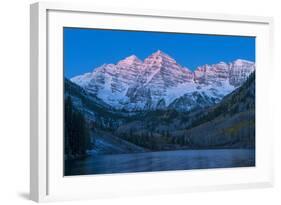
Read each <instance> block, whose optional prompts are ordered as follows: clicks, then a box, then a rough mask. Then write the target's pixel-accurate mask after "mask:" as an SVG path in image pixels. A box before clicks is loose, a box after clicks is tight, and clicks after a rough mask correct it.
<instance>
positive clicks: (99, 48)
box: [64, 28, 255, 78]
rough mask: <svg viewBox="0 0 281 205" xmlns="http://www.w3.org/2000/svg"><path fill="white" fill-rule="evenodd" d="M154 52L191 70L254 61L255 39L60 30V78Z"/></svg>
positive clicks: (138, 32) (158, 33) (115, 31)
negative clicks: (61, 68)
mask: <svg viewBox="0 0 281 205" xmlns="http://www.w3.org/2000/svg"><path fill="white" fill-rule="evenodd" d="M157 50H162V51H163V52H164V53H167V54H168V55H170V56H171V57H173V58H174V59H175V60H176V61H177V62H178V63H179V64H181V65H183V66H186V67H188V68H189V69H191V70H194V69H195V68H196V67H197V66H200V65H204V64H213V63H218V62H220V61H225V62H231V61H233V60H236V59H238V58H239V59H246V60H251V61H255V38H254V37H240V36H218V35H201V34H177V33H160V32H142V31H121V30H100V29H79V28H64V72H65V73H64V75H65V77H67V78H71V77H73V76H76V75H79V74H83V73H85V72H90V71H92V70H93V69H94V68H96V67H98V66H100V65H102V64H105V63H114V64H115V63H117V62H118V61H119V60H121V59H123V58H125V57H127V56H129V55H132V54H135V55H136V56H138V57H139V58H140V59H141V60H143V59H145V58H146V57H147V56H149V55H150V54H151V53H153V52H155V51H157Z"/></svg>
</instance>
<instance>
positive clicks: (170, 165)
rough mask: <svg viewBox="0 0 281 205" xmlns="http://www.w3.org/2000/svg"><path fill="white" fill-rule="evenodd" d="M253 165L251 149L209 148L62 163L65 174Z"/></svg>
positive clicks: (99, 157)
mask: <svg viewBox="0 0 281 205" xmlns="http://www.w3.org/2000/svg"><path fill="white" fill-rule="evenodd" d="M251 166H255V149H210V150H177V151H161V152H146V153H137V154H136V153H133V154H117V155H92V156H89V157H87V158H85V159H79V160H71V161H67V162H66V163H65V175H66V176H71V175H88V174H111V173H130V172H151V171H168V170H190V169H210V168H231V167H251Z"/></svg>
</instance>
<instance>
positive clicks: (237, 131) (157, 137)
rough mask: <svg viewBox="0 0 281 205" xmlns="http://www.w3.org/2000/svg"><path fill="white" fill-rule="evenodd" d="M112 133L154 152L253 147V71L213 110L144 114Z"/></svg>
mask: <svg viewBox="0 0 281 205" xmlns="http://www.w3.org/2000/svg"><path fill="white" fill-rule="evenodd" d="M115 133H116V134H115V135H117V136H119V137H121V138H124V139H126V140H128V141H131V142H133V143H136V144H138V145H141V146H144V147H147V148H149V149H153V150H174V149H198V148H203V149H213V148H254V147H255V72H254V73H252V74H251V75H250V76H249V77H248V78H247V80H246V82H245V83H244V84H243V85H242V86H241V87H239V88H238V89H236V90H235V91H234V92H232V93H230V94H228V95H227V96H225V97H224V98H223V99H222V100H221V102H219V103H218V104H216V105H214V106H212V107H209V108H205V109H201V110H194V111H191V112H187V113H186V112H178V111H176V110H157V111H150V112H146V113H145V114H143V115H139V116H136V117H135V120H133V121H130V122H128V123H126V124H123V125H121V126H120V127H118V129H117V130H116V132H115ZM154 142H157V143H154ZM151 146H153V147H151Z"/></svg>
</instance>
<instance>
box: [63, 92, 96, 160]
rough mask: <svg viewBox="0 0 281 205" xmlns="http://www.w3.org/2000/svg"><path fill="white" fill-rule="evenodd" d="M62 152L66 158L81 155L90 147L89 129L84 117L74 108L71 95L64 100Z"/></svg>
mask: <svg viewBox="0 0 281 205" xmlns="http://www.w3.org/2000/svg"><path fill="white" fill-rule="evenodd" d="M64 105H65V106H64V153H65V155H66V159H68V158H77V157H83V156H85V155H86V151H87V150H88V149H91V140H90V129H89V126H88V123H87V121H86V120H85V117H84V116H83V114H82V113H81V112H79V111H78V110H75V109H74V107H73V104H72V100H71V97H70V96H68V97H66V99H65V102H64Z"/></svg>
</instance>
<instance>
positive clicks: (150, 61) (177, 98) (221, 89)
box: [71, 50, 255, 111]
mask: <svg viewBox="0 0 281 205" xmlns="http://www.w3.org/2000/svg"><path fill="white" fill-rule="evenodd" d="M254 70H255V63H253V62H250V61H246V60H241V59H238V60H236V61H234V62H231V63H224V62H220V63H218V64H214V65H204V66H200V67H198V68H197V69H196V70H195V71H194V72H192V71H191V70H189V69H188V68H186V67H183V66H181V65H180V64H178V63H177V62H176V61H175V60H174V59H173V58H172V57H170V56H169V55H167V54H165V53H164V52H162V51H160V50H158V51H156V52H155V53H153V54H151V55H150V56H148V57H147V58H146V59H145V60H144V61H141V60H140V59H138V57H137V56H135V55H132V56H129V57H127V58H125V59H123V60H121V61H119V62H118V63H117V64H104V65H102V66H100V67H98V68H95V69H94V70H93V72H91V73H85V74H83V75H79V76H76V77H73V78H71V81H72V82H73V83H75V84H77V85H79V86H81V87H82V88H84V89H85V90H86V91H87V92H89V93H91V94H92V95H93V96H96V97H97V98H98V99H101V100H102V101H104V103H106V104H108V105H109V106H111V107H113V108H114V109H119V110H126V111H139V110H157V109H176V110H181V111H189V110H192V109H195V108H204V107H208V106H211V105H213V104H215V103H218V102H219V101H220V100H221V99H222V98H223V97H224V96H225V95H227V94H229V93H231V92H232V91H234V90H235V89H236V88H238V87H240V86H241V85H242V84H243V83H244V82H245V81H246V79H247V77H248V76H249V75H250V74H251V73H252V72H253V71H254Z"/></svg>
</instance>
